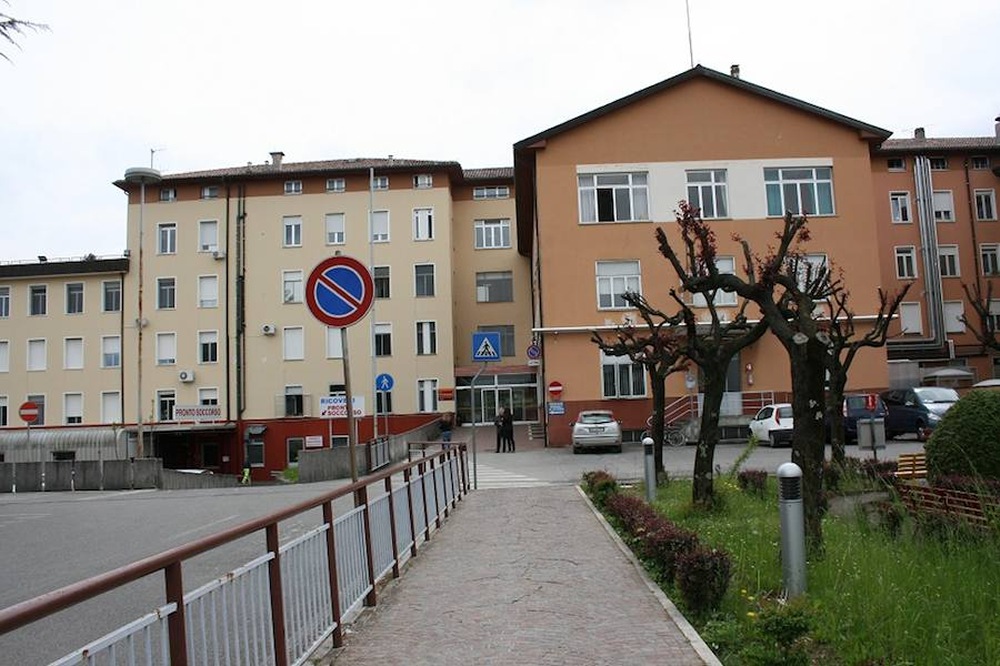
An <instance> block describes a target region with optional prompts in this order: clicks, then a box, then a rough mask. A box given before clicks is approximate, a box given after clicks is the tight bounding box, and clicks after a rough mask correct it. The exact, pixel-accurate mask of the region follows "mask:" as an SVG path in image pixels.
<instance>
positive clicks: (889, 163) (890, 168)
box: [885, 157, 906, 171]
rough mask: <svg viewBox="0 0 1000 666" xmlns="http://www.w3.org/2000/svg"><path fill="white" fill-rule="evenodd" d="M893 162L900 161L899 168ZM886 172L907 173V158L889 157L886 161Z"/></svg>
mask: <svg viewBox="0 0 1000 666" xmlns="http://www.w3.org/2000/svg"><path fill="white" fill-rule="evenodd" d="M893 160H898V161H899V166H894V165H893ZM885 168H886V171H906V158H905V157H888V158H886V160H885Z"/></svg>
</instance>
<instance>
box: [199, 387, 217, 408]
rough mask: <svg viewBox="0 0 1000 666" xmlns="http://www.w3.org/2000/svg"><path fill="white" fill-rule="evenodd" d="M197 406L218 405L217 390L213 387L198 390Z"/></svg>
mask: <svg viewBox="0 0 1000 666" xmlns="http://www.w3.org/2000/svg"><path fill="white" fill-rule="evenodd" d="M198 404H199V405H218V404H219V389H218V388H216V387H214V386H203V387H199V388H198Z"/></svg>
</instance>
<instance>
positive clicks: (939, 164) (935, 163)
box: [927, 157, 948, 171]
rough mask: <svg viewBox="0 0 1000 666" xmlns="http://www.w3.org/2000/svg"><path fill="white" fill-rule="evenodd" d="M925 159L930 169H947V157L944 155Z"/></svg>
mask: <svg viewBox="0 0 1000 666" xmlns="http://www.w3.org/2000/svg"><path fill="white" fill-rule="evenodd" d="M927 161H928V162H930V165H931V169H933V170H934V171H945V170H947V169H948V159H947V158H945V157H931V158H928V160H927Z"/></svg>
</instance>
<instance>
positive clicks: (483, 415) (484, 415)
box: [477, 387, 513, 423]
mask: <svg viewBox="0 0 1000 666" xmlns="http://www.w3.org/2000/svg"><path fill="white" fill-rule="evenodd" d="M478 390H479V389H477V391H478ZM480 396H481V401H480V402H479V404H480V405H482V409H481V410H480V412H479V422H480V423H493V419H495V418H496V416H497V412H499V411H500V408H501V407H506V408H507V409H511V406H512V404H513V403H512V393H511V389H509V388H505V387H499V388H484V389H482V390H481V392H480Z"/></svg>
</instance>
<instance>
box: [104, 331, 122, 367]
mask: <svg viewBox="0 0 1000 666" xmlns="http://www.w3.org/2000/svg"><path fill="white" fill-rule="evenodd" d="M121 365H122V339H121V336H118V335H104V336H101V367H102V368H120V367H121Z"/></svg>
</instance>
